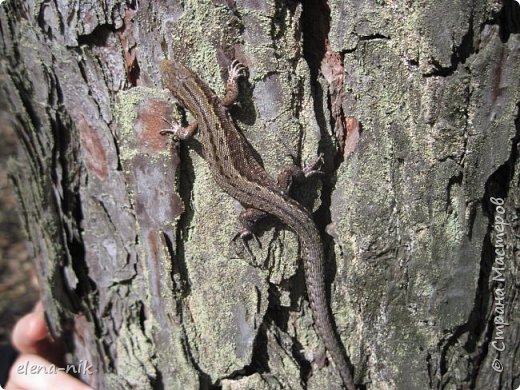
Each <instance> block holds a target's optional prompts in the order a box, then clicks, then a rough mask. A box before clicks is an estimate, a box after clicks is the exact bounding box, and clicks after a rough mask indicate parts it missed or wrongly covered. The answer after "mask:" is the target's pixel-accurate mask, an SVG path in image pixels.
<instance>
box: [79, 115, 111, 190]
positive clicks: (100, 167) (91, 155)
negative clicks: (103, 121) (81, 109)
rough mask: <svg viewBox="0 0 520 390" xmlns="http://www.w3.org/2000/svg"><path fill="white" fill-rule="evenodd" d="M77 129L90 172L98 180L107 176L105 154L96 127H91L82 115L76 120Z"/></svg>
mask: <svg viewBox="0 0 520 390" xmlns="http://www.w3.org/2000/svg"><path fill="white" fill-rule="evenodd" d="M76 126H77V128H78V129H79V136H80V140H81V146H82V149H83V151H84V152H85V162H86V166H87V169H88V171H89V172H90V173H94V174H95V175H96V176H97V177H98V178H99V179H100V180H105V179H106V177H107V176H108V166H107V154H106V151H105V147H104V146H103V143H102V142H101V138H100V137H99V134H98V133H97V131H96V129H94V128H93V127H91V126H90V125H89V124H88V122H87V121H86V120H85V118H84V117H83V116H80V118H79V120H78V121H77V122H76Z"/></svg>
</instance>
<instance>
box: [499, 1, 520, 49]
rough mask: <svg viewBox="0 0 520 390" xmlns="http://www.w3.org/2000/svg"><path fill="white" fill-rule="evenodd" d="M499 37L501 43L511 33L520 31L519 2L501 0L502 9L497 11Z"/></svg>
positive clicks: (507, 38)
mask: <svg viewBox="0 0 520 390" xmlns="http://www.w3.org/2000/svg"><path fill="white" fill-rule="evenodd" d="M498 25H499V28H500V30H499V33H500V39H501V41H502V42H503V43H505V42H507V41H508V40H509V36H510V35H511V34H518V33H520V4H518V2H517V1H516V0H503V2H502V9H501V10H500V12H499V13H498Z"/></svg>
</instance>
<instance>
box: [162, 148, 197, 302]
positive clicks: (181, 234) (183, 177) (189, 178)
mask: <svg viewBox="0 0 520 390" xmlns="http://www.w3.org/2000/svg"><path fill="white" fill-rule="evenodd" d="M188 148H189V146H187V145H185V144H184V143H181V144H180V145H179V146H178V147H177V153H179V154H180V156H179V166H178V175H179V181H178V183H179V184H178V189H177V193H178V194H179V196H180V198H181V199H182V202H183V204H184V212H183V213H182V214H181V215H180V218H179V222H178V224H177V231H176V237H175V249H176V251H174V249H173V243H172V248H168V250H169V251H171V253H170V255H172V253H173V252H175V254H174V256H172V257H171V258H172V259H175V261H174V262H173V264H172V272H173V273H176V272H178V275H179V276H180V278H181V283H182V286H181V288H182V293H183V295H184V294H189V292H190V289H191V283H190V278H189V275H188V268H187V266H186V249H185V245H186V243H187V241H188V235H189V228H190V226H191V224H192V221H193V217H194V213H193V209H192V208H191V201H190V200H191V194H192V193H193V178H194V177H195V172H194V170H193V165H192V162H191V159H190V155H189V150H188ZM168 241H169V240H168ZM168 241H167V242H168ZM171 276H172V278H173V280H174V282H175V278H174V275H171ZM179 309H181V307H179Z"/></svg>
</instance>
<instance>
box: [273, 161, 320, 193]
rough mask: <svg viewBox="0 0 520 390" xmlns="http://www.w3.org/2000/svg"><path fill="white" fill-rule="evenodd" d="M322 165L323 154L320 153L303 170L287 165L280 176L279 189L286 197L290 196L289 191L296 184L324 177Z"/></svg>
mask: <svg viewBox="0 0 520 390" xmlns="http://www.w3.org/2000/svg"><path fill="white" fill-rule="evenodd" d="M322 164H323V154H322V153H320V155H318V157H316V158H315V159H314V160H312V161H311V162H310V163H308V164H306V165H305V166H304V167H303V169H302V168H300V167H298V166H296V165H294V164H291V165H286V166H285V167H284V168H283V169H282V171H281V172H280V174H279V175H278V180H277V184H278V188H279V189H280V190H281V191H282V192H283V193H284V194H285V195H289V191H290V190H291V186H292V184H293V183H294V182H301V181H304V180H305V179H307V178H310V177H313V176H320V175H324V173H323V172H322V171H321V169H320V167H321V165H322Z"/></svg>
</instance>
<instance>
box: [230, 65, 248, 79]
mask: <svg viewBox="0 0 520 390" xmlns="http://www.w3.org/2000/svg"><path fill="white" fill-rule="evenodd" d="M240 77H247V66H245V65H244V64H242V63H241V62H240V61H238V60H233V62H232V63H231V65H229V78H230V79H233V80H238V79H239V78H240Z"/></svg>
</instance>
